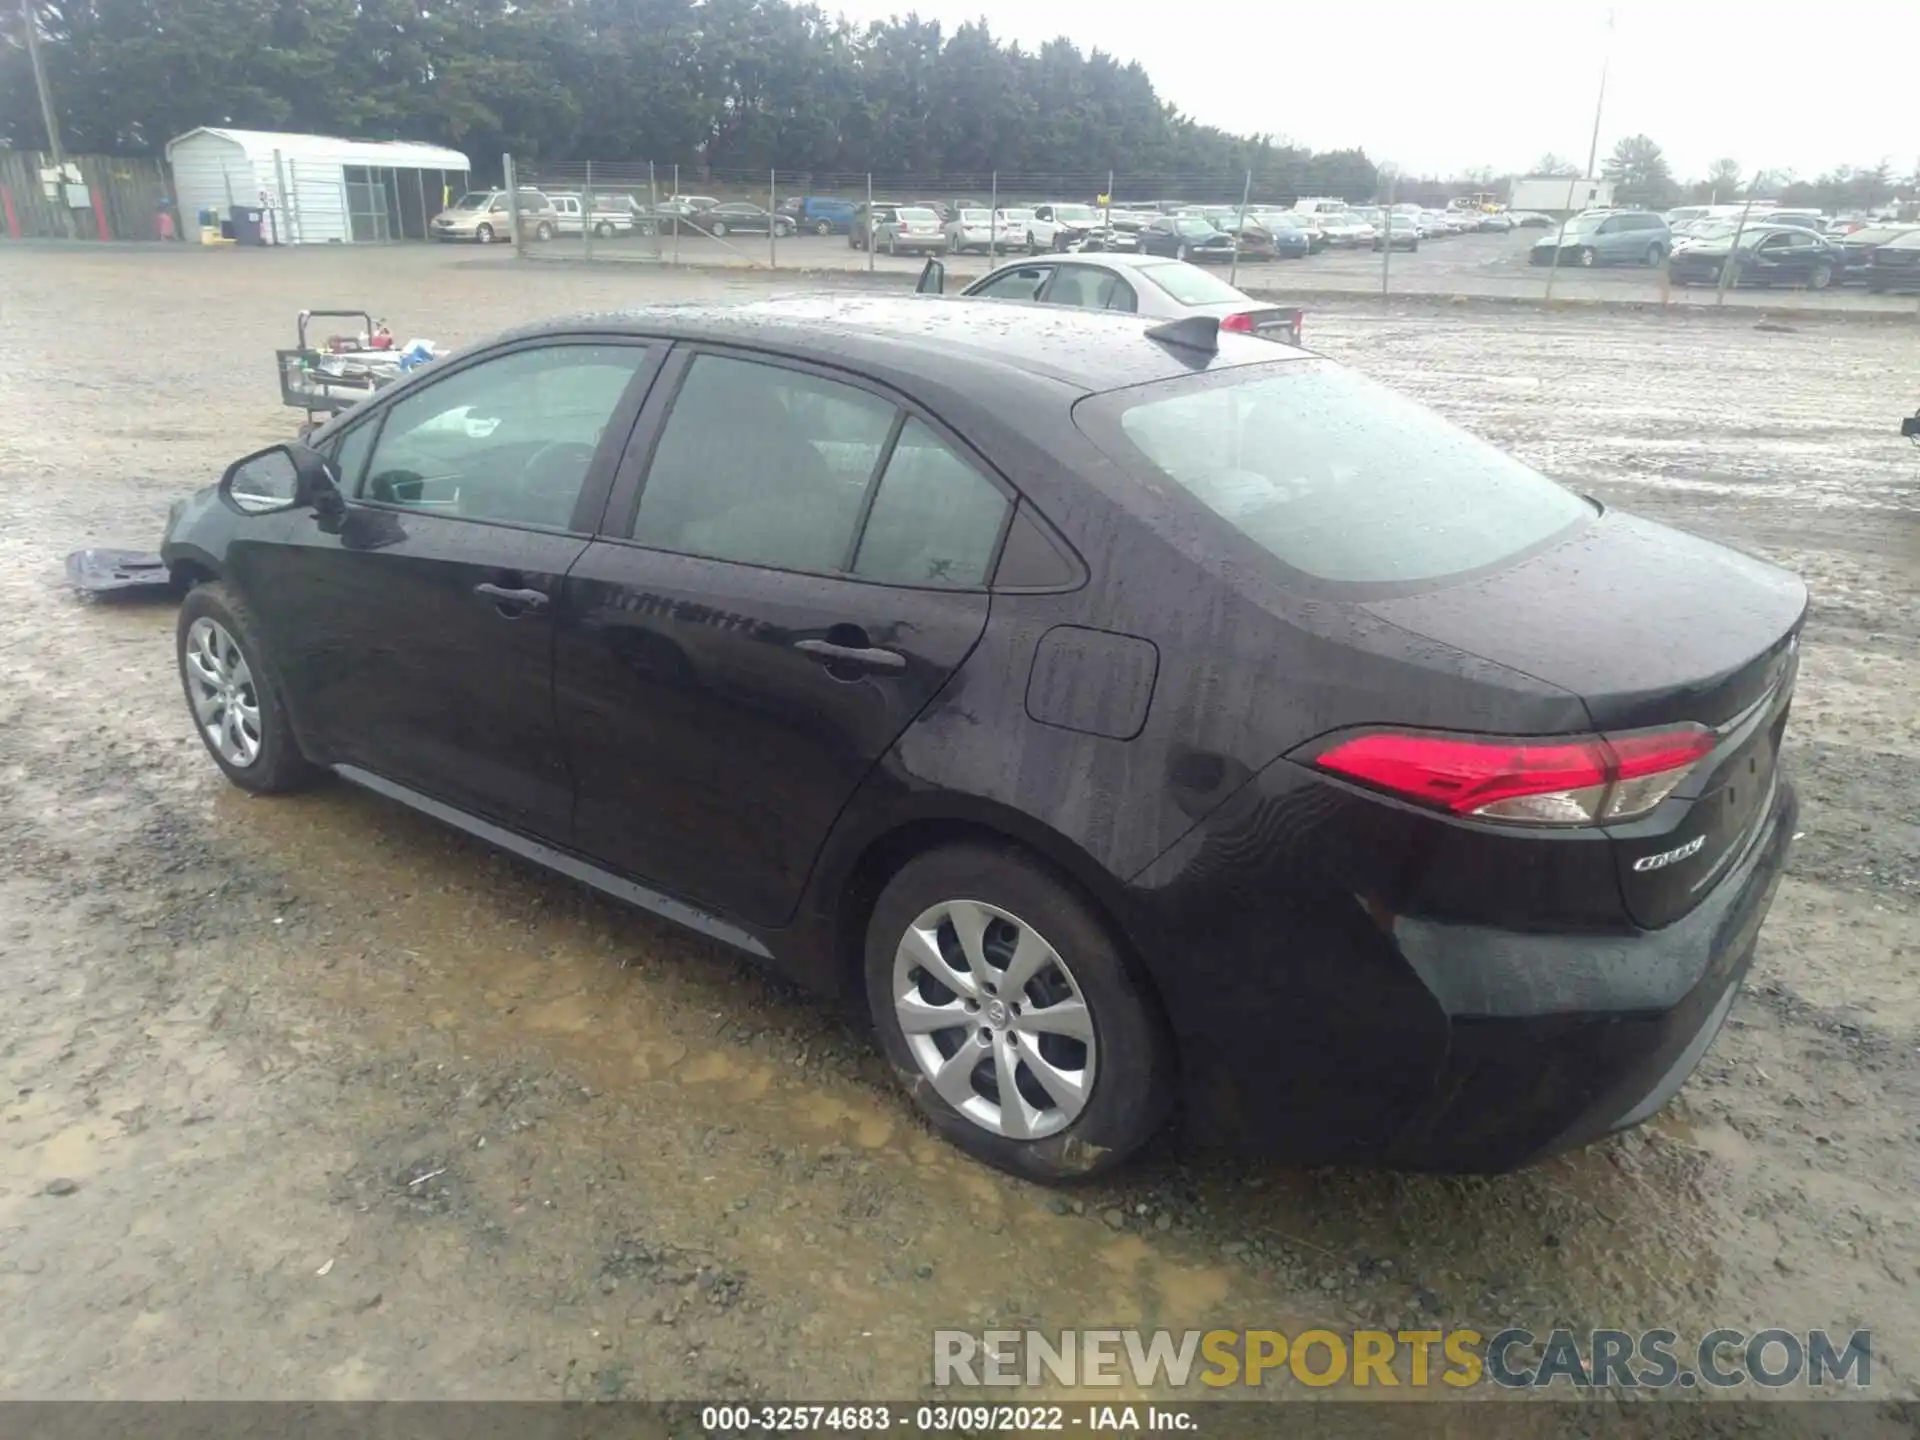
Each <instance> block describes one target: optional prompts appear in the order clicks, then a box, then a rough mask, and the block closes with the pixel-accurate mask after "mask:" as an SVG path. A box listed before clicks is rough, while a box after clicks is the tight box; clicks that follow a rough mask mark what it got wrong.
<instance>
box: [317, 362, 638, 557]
mask: <svg viewBox="0 0 1920 1440" xmlns="http://www.w3.org/2000/svg"><path fill="white" fill-rule="evenodd" d="M646 357H647V351H646V349H645V347H644V346H639V345H548V346H542V347H540V348H538V349H529V350H516V351H513V352H511V353H509V354H506V355H501V356H497V357H495V358H494V359H491V360H483V361H481V362H480V363H478V364H476V365H469V366H467V367H465V368H464V369H461V370H456V371H455V372H454V373H453V374H451V375H448V376H446V377H445V378H436V379H435V380H434V381H433V382H432V383H431V384H428V385H426V386H424V387H423V388H421V389H419V390H416V391H414V392H413V393H412V394H410V395H407V396H405V397H404V398H402V399H400V400H397V401H395V402H394V404H393V405H391V406H390V407H389V408H388V410H387V415H386V419H385V422H384V423H383V424H382V425H381V427H380V435H379V438H378V439H377V440H376V441H375V442H374V447H373V454H372V456H371V457H370V459H369V460H368V463H367V466H366V476H365V479H364V480H363V481H362V482H361V485H360V490H359V494H360V497H361V498H362V499H364V500H371V501H375V502H377V503H379V504H383V505H401V506H406V507H408V508H410V509H422V510H431V511H434V512H436V513H439V514H443V515H449V516H456V517H459V518H462V519H469V520H494V521H501V522H504V523H508V524H523V525H540V526H549V527H552V528H556V529H565V528H567V527H568V526H569V525H570V524H571V522H572V519H573V508H574V505H575V503H576V502H577V501H578V500H579V498H580V491H581V488H582V487H583V486H584V485H585V484H586V479H587V471H588V469H589V467H590V466H591V465H592V463H593V457H594V453H595V451H596V450H597V449H598V447H599V444H600V433H601V431H602V430H603V429H604V428H605V427H606V424H607V421H608V420H610V419H611V418H612V417H613V412H614V410H615V409H616V408H617V407H618V406H619V404H620V400H621V397H622V396H623V395H624V394H625V393H626V390H627V387H628V385H630V384H631V383H632V382H633V378H634V375H635V374H636V373H637V372H638V371H639V369H640V367H641V366H642V365H643V364H644V363H645V362H646ZM360 428H366V427H356V429H360ZM342 478H343V480H344V479H345V474H344V471H343V472H342Z"/></svg>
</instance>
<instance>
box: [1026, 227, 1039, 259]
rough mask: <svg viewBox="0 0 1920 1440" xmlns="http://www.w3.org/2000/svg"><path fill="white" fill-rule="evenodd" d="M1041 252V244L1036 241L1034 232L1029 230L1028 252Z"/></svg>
mask: <svg viewBox="0 0 1920 1440" xmlns="http://www.w3.org/2000/svg"><path fill="white" fill-rule="evenodd" d="M1039 253H1040V246H1039V244H1038V243H1036V242H1035V240H1034V238H1033V232H1032V231H1031V230H1029V231H1028V232H1027V254H1029V255H1038V254H1039Z"/></svg>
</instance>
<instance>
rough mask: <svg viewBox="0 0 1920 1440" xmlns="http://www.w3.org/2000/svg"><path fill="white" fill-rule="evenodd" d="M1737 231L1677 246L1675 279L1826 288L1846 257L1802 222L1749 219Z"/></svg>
mask: <svg viewBox="0 0 1920 1440" xmlns="http://www.w3.org/2000/svg"><path fill="white" fill-rule="evenodd" d="M1738 238H1739V244H1738V245H1735V243H1734V239H1735V236H1734V235H1733V234H1721V235H1716V236H1713V237H1711V238H1708V239H1702V240H1695V241H1692V242H1691V243H1689V244H1687V245H1684V246H1682V247H1681V248H1680V249H1677V250H1675V251H1674V252H1673V254H1672V256H1671V257H1670V258H1669V259H1668V261H1667V274H1668V275H1669V276H1670V277H1671V278H1672V280H1673V283H1674V284H1676V285H1718V284H1719V283H1720V280H1721V275H1722V274H1723V273H1725V274H1726V283H1727V284H1729V285H1798V286H1804V287H1805V288H1806V289H1809V290H1824V289H1826V288H1827V286H1829V285H1831V284H1832V283H1833V282H1834V280H1835V279H1837V278H1838V277H1839V276H1840V274H1841V270H1842V266H1843V263H1844V260H1843V257H1842V255H1841V252H1840V249H1839V247H1838V246H1836V245H1835V244H1834V243H1833V242H1832V241H1831V240H1828V239H1827V238H1826V237H1825V236H1823V235H1818V234H1816V233H1815V232H1813V231H1811V230H1807V229H1803V228H1802V227H1800V226H1797V225H1758V226H1755V225H1750V226H1748V227H1746V229H1744V230H1741V231H1739V232H1738Z"/></svg>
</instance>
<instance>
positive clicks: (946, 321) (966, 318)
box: [501, 256, 1304, 394]
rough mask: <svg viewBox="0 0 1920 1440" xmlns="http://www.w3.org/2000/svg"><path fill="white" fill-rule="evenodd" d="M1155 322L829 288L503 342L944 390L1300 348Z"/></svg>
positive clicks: (1108, 374) (1235, 362) (1207, 364)
mask: <svg viewBox="0 0 1920 1440" xmlns="http://www.w3.org/2000/svg"><path fill="white" fill-rule="evenodd" d="M1089 258H1095V257H1089ZM1097 258H1099V259H1102V260H1105V261H1112V260H1115V259H1122V258H1130V257H1117V256H1102V257H1097ZM1115 268H1121V267H1115ZM1162 323H1164V322H1162V321H1156V320H1150V319H1143V318H1142V317H1139V316H1134V315H1126V314H1121V313H1119V312H1117V311H1106V310H1079V309H1073V308H1069V307H1063V306H1050V305H1018V304H1010V303H1008V302H1006V301H1002V300H982V299H963V298H961V297H957V296H955V297H935V296H872V295H850V294H839V295H836V294H832V293H827V294H817V295H794V296H784V297H773V298H768V299H764V300H749V301H736V302H731V303H729V302H724V301H695V302H689V303H686V304H680V305H658V306H648V307H645V308H641V309H633V310H622V311H616V312H612V313H608V314H599V315H583V316H574V317H569V318H565V319H558V320H551V321H547V322H544V323H542V324H538V325H532V326H526V327H523V328H521V329H519V330H515V331H511V332H509V333H508V335H506V336H503V337H501V338H502V339H515V340H518V339H531V338H537V337H539V336H542V335H564V334H578V333H582V332H597V333H630V334H636V335H652V336H660V337H663V338H669V339H676V340H689V341H700V340H709V341H713V342H716V343H725V344H731V345H739V346H742V347H745V348H751V349H762V350H769V351H773V352H776V353H779V354H783V355H788V356H792V357H794V358H796V359H801V360H810V361H814V362H816V363H820V364H824V365H845V366H849V367H851V368H856V369H860V370H864V371H868V372H871V373H873V374H874V375H875V377H876V378H880V379H884V378H886V376H887V375H888V374H889V373H890V372H892V373H897V374H901V375H904V376H905V377H907V378H909V379H911V378H916V377H917V378H921V379H925V380H929V381H932V382H933V383H935V384H938V385H940V386H943V387H950V388H956V389H969V388H980V387H985V388H990V389H991V388H1000V387H1004V386H1005V385H1006V384H1007V383H1008V381H1009V378H1010V374H1012V375H1019V376H1028V377H1039V378H1044V379H1048V380H1052V381H1055V382H1058V383H1060V384H1061V385H1064V386H1067V387H1069V388H1071V389H1075V390H1078V391H1081V392H1083V393H1086V394H1092V393H1096V392H1099V391H1105V390H1117V389H1122V388H1125V387H1127V386H1130V385H1144V384H1148V383H1151V382H1152V381H1155V380H1166V379H1172V378H1174V377H1176V376H1180V375H1187V374H1192V373H1194V372H1195V371H1198V370H1215V369H1226V368H1232V367H1236V366H1240V365H1256V364H1265V363H1271V362H1274V361H1283V360H1290V359H1297V358H1300V357H1301V356H1302V355H1303V354H1304V352H1301V351H1295V350H1292V349H1289V348H1288V347H1287V346H1284V345H1275V344H1273V343H1272V342H1271V341H1267V340H1260V339H1256V338H1254V337H1252V336H1244V335H1236V334H1232V333H1227V334H1222V335H1220V336H1219V338H1218V349H1217V350H1214V351H1210V352H1209V351H1201V350H1193V349H1190V348H1185V347H1178V346H1171V345H1167V344H1164V343H1162V342H1160V341H1157V340H1154V339H1151V338H1149V334H1148V332H1149V331H1151V330H1152V329H1154V328H1156V327H1157V326H1158V325H1160V324H1162Z"/></svg>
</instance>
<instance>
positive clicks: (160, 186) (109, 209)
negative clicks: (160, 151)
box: [0, 150, 178, 240]
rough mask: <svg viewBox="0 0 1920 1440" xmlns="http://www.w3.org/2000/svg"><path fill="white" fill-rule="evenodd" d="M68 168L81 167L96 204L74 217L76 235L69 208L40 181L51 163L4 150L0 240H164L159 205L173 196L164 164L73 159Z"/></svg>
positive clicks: (25, 152) (0, 166) (121, 158)
mask: <svg viewBox="0 0 1920 1440" xmlns="http://www.w3.org/2000/svg"><path fill="white" fill-rule="evenodd" d="M67 163H68V164H70V165H78V166H79V167H80V178H81V180H82V182H83V183H84V184H85V185H86V187H87V198H88V200H89V201H90V202H91V208H89V209H85V210H75V211H73V212H72V215H73V229H72V230H71V231H69V230H68V229H67V226H66V223H65V221H64V220H63V218H62V211H63V210H64V209H65V206H64V205H63V204H62V202H61V201H58V200H53V199H49V198H48V196H47V193H46V190H45V187H44V186H43V185H42V184H41V181H40V171H41V168H42V167H43V166H50V165H52V164H53V161H52V159H51V158H50V157H49V156H46V155H41V154H38V153H36V152H34V151H32V150H0V240H23V239H49V240H58V239H64V238H66V237H67V236H68V235H69V234H72V235H77V236H78V237H79V238H80V239H82V240H158V239H159V238H160V223H159V217H160V202H161V201H162V200H164V199H169V198H171V196H172V195H173V181H172V180H171V179H170V178H169V177H168V175H167V165H166V162H165V161H164V160H157V159H131V158H128V157H126V156H121V155H72V156H69V157H68V158H67ZM175 224H176V226H177V224H178V217H177V216H176V217H175ZM176 233H177V231H176Z"/></svg>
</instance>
